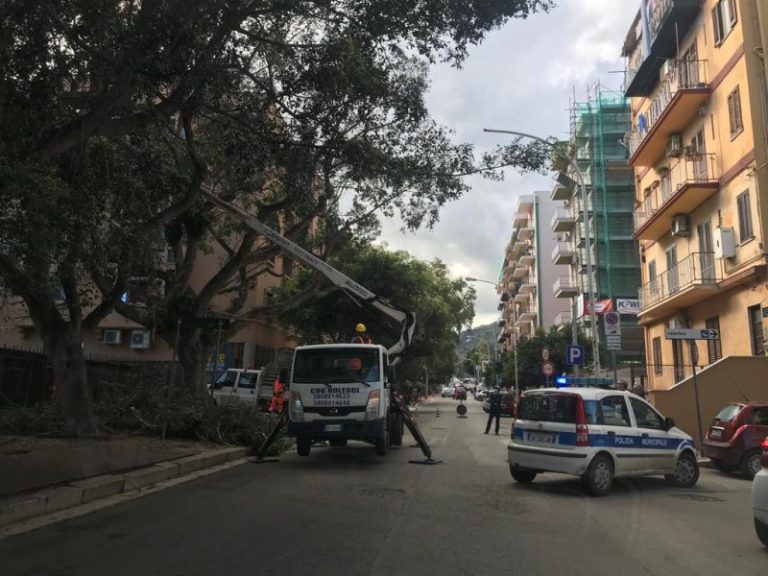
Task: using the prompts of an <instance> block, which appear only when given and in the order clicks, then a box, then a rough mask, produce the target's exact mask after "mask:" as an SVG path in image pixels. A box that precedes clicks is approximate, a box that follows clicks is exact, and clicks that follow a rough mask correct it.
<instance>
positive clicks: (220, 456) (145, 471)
mask: <svg viewBox="0 0 768 576" xmlns="http://www.w3.org/2000/svg"><path fill="white" fill-rule="evenodd" d="M248 452H249V448H220V449H217V450H208V451H206V452H201V453H200V454H193V455H192V456H186V457H184V458H179V459H177V460H168V461H166V462H158V463H157V464H152V465H150V466H145V467H143V468H137V469H136V470H132V471H130V472H126V473H124V474H103V475H101V476H93V477H91V478H85V479H83V480H77V481H74V482H70V483H68V484H65V485H63V486H56V487H54V488H43V489H41V490H38V491H37V492H32V493H30V494H25V495H23V496H15V497H14V496H11V497H9V498H7V499H0V526H6V525H8V524H14V523H16V522H21V521H23V520H29V519H30V518H34V517H36V516H42V515H44V514H51V513H52V512H58V511H60V510H64V509H65V508H71V507H73V506H79V505H81V504H86V503H88V502H93V501H94V500H100V499H102V498H107V497H109V496H114V495H115V494H122V493H124V492H133V491H135V490H141V489H142V488H147V487H149V486H153V485H155V484H157V483H159V482H163V481H164V480H170V479H172V478H178V477H181V476H186V475H187V474H190V473H192V472H196V471H198V470H201V469H204V468H212V467H214V466H218V465H219V464H223V463H225V462H231V461H233V460H238V459H240V458H244V457H245V456H246V455H247V454H248Z"/></svg>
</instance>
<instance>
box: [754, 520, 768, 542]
mask: <svg viewBox="0 0 768 576" xmlns="http://www.w3.org/2000/svg"><path fill="white" fill-rule="evenodd" d="M755 532H757V537H758V539H759V540H760V542H762V543H763V546H768V524H766V523H765V522H760V520H758V519H757V518H755Z"/></svg>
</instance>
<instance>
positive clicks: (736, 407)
mask: <svg viewBox="0 0 768 576" xmlns="http://www.w3.org/2000/svg"><path fill="white" fill-rule="evenodd" d="M766 437H768V402H743V403H741V402H734V403H731V404H726V405H725V406H723V407H722V408H721V409H720V411H719V412H718V413H717V414H716V415H715V417H714V419H713V420H712V424H711V425H710V427H709V430H708V431H707V434H706V436H705V438H704V447H703V452H704V455H705V456H707V457H708V458H709V459H710V460H711V461H712V464H713V465H714V466H715V467H716V468H717V469H718V470H722V471H724V472H733V471H739V472H741V473H742V474H743V475H744V476H746V477H747V478H749V479H750V480H751V479H752V478H754V476H755V474H757V473H758V472H759V471H760V470H761V468H762V465H761V464H760V457H761V455H762V452H761V449H760V445H761V444H762V442H763V440H764V439H765V438H766Z"/></svg>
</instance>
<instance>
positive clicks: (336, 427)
mask: <svg viewBox="0 0 768 576" xmlns="http://www.w3.org/2000/svg"><path fill="white" fill-rule="evenodd" d="M341 430H342V427H341V424H326V425H325V426H323V431H324V432H341Z"/></svg>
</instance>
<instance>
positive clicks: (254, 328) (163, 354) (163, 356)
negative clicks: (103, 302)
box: [0, 248, 295, 370]
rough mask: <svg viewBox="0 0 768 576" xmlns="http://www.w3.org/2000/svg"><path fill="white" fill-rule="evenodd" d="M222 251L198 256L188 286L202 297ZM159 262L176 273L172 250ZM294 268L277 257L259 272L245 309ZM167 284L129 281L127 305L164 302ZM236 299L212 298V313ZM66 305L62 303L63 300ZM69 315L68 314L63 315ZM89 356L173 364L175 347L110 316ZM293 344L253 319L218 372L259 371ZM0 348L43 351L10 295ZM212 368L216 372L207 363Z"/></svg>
mask: <svg viewBox="0 0 768 576" xmlns="http://www.w3.org/2000/svg"><path fill="white" fill-rule="evenodd" d="M224 256H225V255H224V253H223V251H222V250H221V249H216V248H214V249H213V250H212V251H211V252H210V253H203V252H200V253H199V255H198V256H197V258H196V260H195V262H194V264H193V268H192V272H191V275H190V282H189V285H190V288H191V289H192V290H193V291H194V292H195V293H198V292H199V291H200V290H201V289H202V288H203V287H204V286H205V284H206V283H207V282H208V281H209V280H210V279H211V278H212V277H213V275H214V274H215V273H216V272H217V271H218V270H219V269H220V267H221V263H222V261H223V260H224ZM159 258H160V259H161V260H162V266H161V268H165V270H166V272H169V273H170V272H172V271H173V269H174V267H175V262H174V258H173V253H172V251H170V250H168V251H165V250H163V251H162V253H161V255H160V256H159ZM294 267H295V263H294V262H293V260H292V259H290V258H287V257H283V256H277V257H275V259H274V264H273V272H275V274H276V275H273V274H266V273H265V274H260V275H259V276H258V277H257V280H256V283H255V288H254V289H252V290H250V291H249V294H248V298H247V307H249V308H250V307H256V306H259V305H261V304H262V303H264V301H265V299H266V298H267V295H268V292H269V289H270V288H272V287H274V286H277V285H278V284H279V283H280V281H281V280H280V276H281V275H282V273H286V274H288V275H290V273H291V272H292V270H293V269H294ZM164 288H165V284H164V282H163V281H162V279H160V278H158V279H153V280H151V281H148V280H147V279H136V280H134V281H131V282H129V286H128V289H127V291H126V292H125V294H124V295H123V301H124V302H125V303H129V304H132V305H134V306H137V307H146V308H147V309H150V308H151V306H152V302H153V299H155V298H161V297H162V296H163V291H164ZM232 297H234V295H233V293H232V292H231V291H230V292H229V293H228V294H223V295H219V296H216V297H214V299H213V302H212V304H211V312H212V313H215V312H217V311H225V310H227V308H228V305H229V300H230V299H231V298H232ZM62 306H63V299H62ZM64 314H66V312H64ZM83 346H84V349H85V351H86V354H88V355H92V356H94V357H96V358H105V359H108V358H114V359H119V360H123V361H170V360H171V359H172V358H173V350H172V347H171V346H170V345H169V344H168V343H167V342H165V341H164V340H162V339H160V338H158V337H156V336H155V335H154V334H153V333H152V332H151V331H149V330H146V329H145V328H144V327H143V326H141V325H140V324H137V323H136V322H134V321H132V320H129V319H128V318H125V317H124V316H122V315H121V314H119V313H117V312H112V313H111V314H109V315H108V316H107V317H106V318H104V320H103V321H102V322H101V323H100V324H99V327H98V330H97V331H96V332H95V333H93V334H88V335H86V339H85V341H84V343H83ZM293 346H295V340H294V339H293V337H292V335H291V334H290V333H289V332H288V331H287V330H286V329H284V328H283V327H281V326H279V325H277V324H275V323H272V322H269V321H268V320H261V319H259V320H254V321H249V322H248V323H247V324H246V325H245V327H244V328H242V329H241V330H239V331H238V332H237V333H236V334H234V335H233V336H231V337H230V338H229V339H228V340H227V341H225V342H222V345H221V349H220V356H219V359H218V365H219V369H221V368H223V367H224V366H226V367H260V366H263V365H265V364H266V363H268V362H270V361H272V360H274V359H275V356H276V354H277V352H278V351H279V350H281V349H284V348H288V347H293ZM0 347H8V348H20V349H30V350H42V349H43V343H42V340H41V338H40V335H39V333H38V332H37V330H36V329H35V326H34V324H33V323H32V320H31V318H30V317H29V314H28V313H27V311H26V307H25V306H24V304H23V302H21V300H20V299H17V298H12V297H6V298H5V299H2V300H0ZM207 368H208V369H211V370H212V369H213V366H212V365H211V364H209V366H208V367H207Z"/></svg>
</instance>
